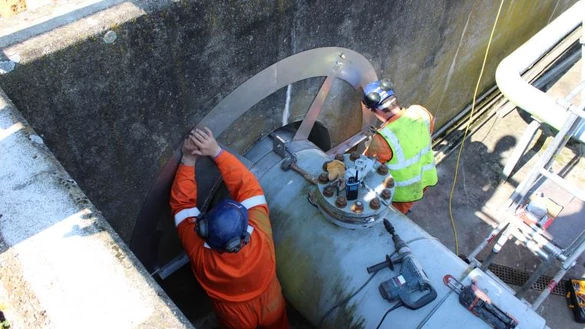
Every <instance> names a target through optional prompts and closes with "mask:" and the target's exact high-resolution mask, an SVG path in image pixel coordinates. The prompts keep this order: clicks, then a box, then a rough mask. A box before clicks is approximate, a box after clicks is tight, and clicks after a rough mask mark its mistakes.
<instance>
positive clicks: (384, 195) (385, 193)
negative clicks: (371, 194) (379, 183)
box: [381, 189, 392, 200]
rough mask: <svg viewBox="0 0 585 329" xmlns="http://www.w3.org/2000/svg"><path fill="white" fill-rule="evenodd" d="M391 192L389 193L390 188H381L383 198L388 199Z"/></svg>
mask: <svg viewBox="0 0 585 329" xmlns="http://www.w3.org/2000/svg"><path fill="white" fill-rule="evenodd" d="M391 194H392V193H390V190H389V189H384V190H382V194H381V197H382V199H384V200H388V199H390V196H391Z"/></svg>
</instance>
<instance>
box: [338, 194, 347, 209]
mask: <svg viewBox="0 0 585 329" xmlns="http://www.w3.org/2000/svg"><path fill="white" fill-rule="evenodd" d="M335 205H336V206H337V207H339V208H345V206H347V199H346V198H345V197H344V196H340V197H338V198H337V200H335Z"/></svg>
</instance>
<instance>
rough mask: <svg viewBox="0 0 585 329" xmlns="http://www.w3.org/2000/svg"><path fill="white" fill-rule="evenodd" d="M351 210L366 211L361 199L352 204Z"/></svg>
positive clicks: (359, 212)
mask: <svg viewBox="0 0 585 329" xmlns="http://www.w3.org/2000/svg"><path fill="white" fill-rule="evenodd" d="M351 211H353V212H355V213H358V214H361V213H362V211H364V204H363V203H362V202H361V201H356V202H354V203H353V204H352V205H351Z"/></svg>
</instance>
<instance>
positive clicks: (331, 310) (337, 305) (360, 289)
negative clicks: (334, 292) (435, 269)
mask: <svg viewBox="0 0 585 329" xmlns="http://www.w3.org/2000/svg"><path fill="white" fill-rule="evenodd" d="M425 239H429V240H437V241H438V239H437V238H435V237H418V238H414V239H412V240H409V241H408V242H406V244H410V243H412V242H415V241H418V240H425ZM394 254H396V251H394V252H393V253H392V254H390V257H392V256H394ZM379 271H380V270H378V271H376V272H374V273H372V275H370V277H369V278H368V280H367V281H366V282H365V283H364V284H363V285H362V286H361V287H359V289H358V290H356V291H355V292H354V293H353V294H351V295H349V296H348V297H347V298H345V299H344V300H342V301H341V302H339V303H337V304H335V306H333V307H331V308H330V309H329V310H328V311H327V312H325V314H324V315H323V317H322V318H321V320H319V325H318V326H317V328H321V325H322V324H323V321H325V319H326V318H327V317H328V316H329V314H331V312H333V311H334V310H335V309H336V308H338V307H339V306H341V305H343V304H345V303H347V302H349V300H350V299H352V298H353V297H354V296H355V295H357V294H358V293H359V292H360V291H362V289H364V288H365V287H366V286H367V285H368V283H370V281H372V279H373V278H374V277H375V276H376V274H378V272H379ZM402 305H403V304H402V302H398V304H396V305H394V306H393V307H392V308H391V309H390V310H388V311H387V312H386V314H384V317H383V318H382V321H383V320H384V318H385V317H386V315H388V313H390V312H391V311H393V310H394V309H396V308H397V307H399V306H402ZM380 324H382V322H380ZM378 326H379V325H378Z"/></svg>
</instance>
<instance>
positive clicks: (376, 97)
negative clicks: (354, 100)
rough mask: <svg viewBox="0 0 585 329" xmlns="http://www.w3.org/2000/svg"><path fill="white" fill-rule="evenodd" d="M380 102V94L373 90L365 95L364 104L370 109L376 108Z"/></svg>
mask: <svg viewBox="0 0 585 329" xmlns="http://www.w3.org/2000/svg"><path fill="white" fill-rule="evenodd" d="M379 103H380V94H378V93H377V92H375V91H374V92H371V93H369V94H367V95H366V97H364V104H365V105H366V107H367V108H369V109H370V110H372V111H373V110H374V109H375V108H376V106H377V105H378V104H379Z"/></svg>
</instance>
